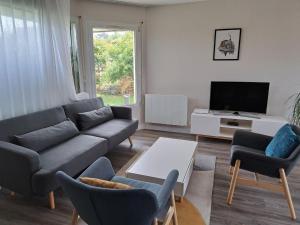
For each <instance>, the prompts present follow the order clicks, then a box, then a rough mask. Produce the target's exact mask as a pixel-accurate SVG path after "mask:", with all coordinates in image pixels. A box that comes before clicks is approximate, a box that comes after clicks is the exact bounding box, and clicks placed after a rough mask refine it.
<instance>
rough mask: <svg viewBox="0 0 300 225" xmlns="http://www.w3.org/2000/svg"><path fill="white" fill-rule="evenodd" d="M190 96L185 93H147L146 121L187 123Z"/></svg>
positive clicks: (168, 123) (169, 123)
mask: <svg viewBox="0 0 300 225" xmlns="http://www.w3.org/2000/svg"><path fill="white" fill-rule="evenodd" d="M187 108H188V98H187V97H186V96H183V95H158V94H146V95H145V122H146V123H158V124H166V125H177V126H186V125H187Z"/></svg>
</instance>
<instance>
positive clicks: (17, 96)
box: [0, 0, 75, 120]
mask: <svg viewBox="0 0 300 225" xmlns="http://www.w3.org/2000/svg"><path fill="white" fill-rule="evenodd" d="M69 7H70V0H0V120H1V119H5V118H10V117H14V116H18V115H22V114H26V113H30V112H34V111H38V110H42V109H47V108H50V107H54V106H57V105H60V104H64V103H67V102H69V101H71V100H72V99H74V98H75V88H74V82H73V78H72V67H71V58H70V48H69V32H70V30H69V29H70V28H69V22H70V15H69V14H70V8H69Z"/></svg>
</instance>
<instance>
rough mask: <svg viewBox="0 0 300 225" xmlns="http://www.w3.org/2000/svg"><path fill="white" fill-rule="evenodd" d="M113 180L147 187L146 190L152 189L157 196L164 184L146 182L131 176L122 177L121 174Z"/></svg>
mask: <svg viewBox="0 0 300 225" xmlns="http://www.w3.org/2000/svg"><path fill="white" fill-rule="evenodd" d="M111 181H113V182H118V183H122V184H127V185H129V186H131V187H134V188H139V189H145V190H148V191H151V192H152V193H153V194H155V196H156V197H157V198H158V195H159V191H160V190H161V188H162V186H161V185H159V184H154V183H149V182H144V181H139V180H133V179H130V178H126V177H120V176H114V177H113V178H112V180H111Z"/></svg>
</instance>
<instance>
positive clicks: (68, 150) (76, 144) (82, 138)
mask: <svg viewBox="0 0 300 225" xmlns="http://www.w3.org/2000/svg"><path fill="white" fill-rule="evenodd" d="M106 152H107V141H106V140H105V139H103V138H99V137H95V136H89V135H79V136H76V137H74V138H72V139H70V140H68V141H66V142H64V143H61V144H59V145H57V146H55V147H52V148H50V149H47V150H45V151H43V152H42V153H41V154H40V165H41V170H40V171H38V172H37V173H35V174H34V175H33V178H32V187H33V191H34V192H35V193H36V194H37V195H45V194H47V193H49V192H50V191H53V187H55V188H57V187H58V184H57V183H56V179H55V173H56V172H57V171H59V170H61V171H64V172H65V173H67V174H68V175H70V176H72V177H74V176H76V175H77V174H79V173H80V172H81V171H82V170H84V169H86V168H87V167H88V166H89V165H91V164H92V163H93V162H94V161H96V160H97V159H98V158H99V157H101V156H103V155H104V154H105V153H106Z"/></svg>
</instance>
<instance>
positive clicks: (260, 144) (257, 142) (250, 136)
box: [232, 130, 272, 151]
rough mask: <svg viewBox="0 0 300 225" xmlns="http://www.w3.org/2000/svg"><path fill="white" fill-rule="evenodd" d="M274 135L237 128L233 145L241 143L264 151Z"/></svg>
mask: <svg viewBox="0 0 300 225" xmlns="http://www.w3.org/2000/svg"><path fill="white" fill-rule="evenodd" d="M271 140H272V137H270V136H266V135H263V134H257V133H253V132H250V131H243V130H237V131H236V132H235V134H234V137H233V140H232V145H240V146H244V147H248V148H255V149H259V150H262V151H264V150H265V149H266V148H267V146H268V144H269V143H270V142H271Z"/></svg>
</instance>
